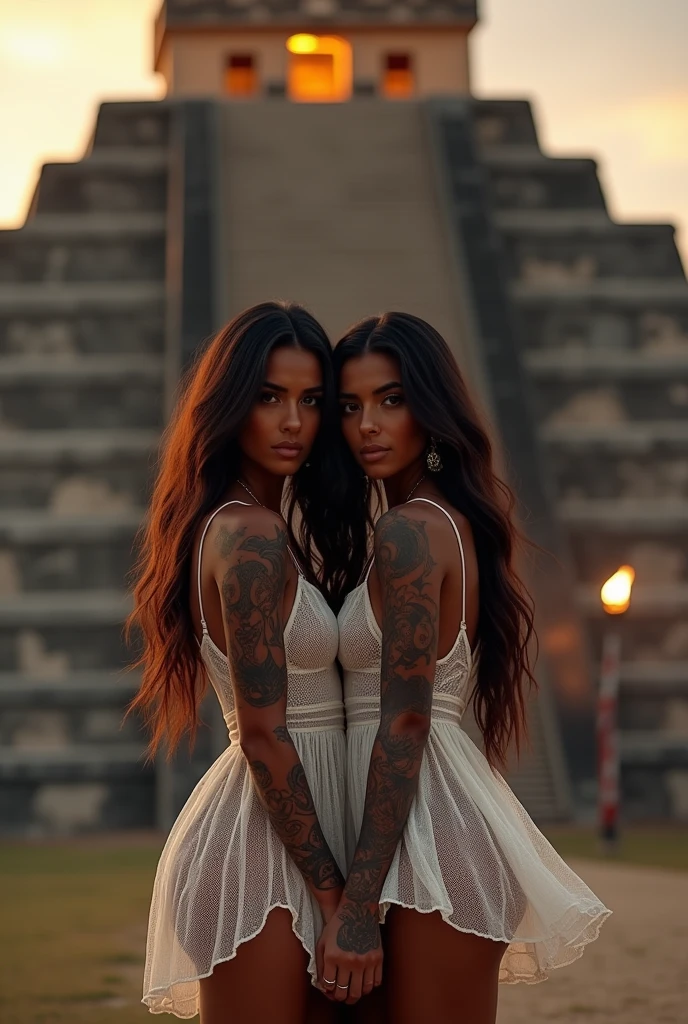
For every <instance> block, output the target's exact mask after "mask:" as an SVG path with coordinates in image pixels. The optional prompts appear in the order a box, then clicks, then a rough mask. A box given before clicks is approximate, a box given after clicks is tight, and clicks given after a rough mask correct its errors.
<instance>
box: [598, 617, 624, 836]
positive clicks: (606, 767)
mask: <svg viewBox="0 0 688 1024" xmlns="http://www.w3.org/2000/svg"><path fill="white" fill-rule="evenodd" d="M620 673H621V637H620V636H619V634H618V633H611V632H607V633H605V634H604V637H603V639H602V671H601V674H600V690H599V696H598V699H597V758H598V769H597V771H598V793H599V801H598V802H599V828H600V839H601V840H602V843H603V844H604V845H605V846H607V847H612V846H614V845H615V843H616V841H617V839H618V834H619V728H618V713H617V711H618V698H619V678H620Z"/></svg>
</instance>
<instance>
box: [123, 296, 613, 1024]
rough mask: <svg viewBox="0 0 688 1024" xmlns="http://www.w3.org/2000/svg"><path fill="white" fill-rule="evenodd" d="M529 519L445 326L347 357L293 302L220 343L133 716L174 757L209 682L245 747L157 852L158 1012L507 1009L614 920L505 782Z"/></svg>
mask: <svg viewBox="0 0 688 1024" xmlns="http://www.w3.org/2000/svg"><path fill="white" fill-rule="evenodd" d="M285 485H286V486H285ZM518 539H519V538H518V534H517V530H516V526H515V523H514V520H513V499H512V496H511V494H510V492H509V490H508V489H507V487H506V486H505V485H504V484H503V483H502V482H501V481H500V480H499V479H498V477H497V476H496V474H495V471H494V468H493V463H492V453H491V448H490V442H489V440H488V437H487V434H486V432H485V429H484V427H483V426H482V425H481V422H480V417H479V416H478V414H477V412H476V409H475V407H474V404H473V402H472V400H471V397H470V395H469V393H468V391H467V389H466V385H465V383H464V381H463V378H462V376H461V373H460V371H459V369H458V367H457V365H456V362H455V360H454V358H453V356H452V354H451V351H450V349H449V347H448V346H447V344H446V342H445V341H444V340H443V339H442V338H441V337H440V336H439V334H438V333H437V332H436V331H435V330H434V329H433V328H432V327H431V326H430V325H429V324H427V323H425V322H424V321H422V320H420V319H418V318H417V317H414V316H409V315H406V314H403V313H386V314H384V315H382V316H376V317H371V318H369V319H366V320H363V321H361V322H360V323H359V324H357V325H356V326H354V327H353V328H351V329H350V330H349V331H348V332H347V334H346V335H345V336H344V337H343V338H342V339H341V341H339V343H338V344H337V345H336V346H335V348H334V349H332V347H331V345H330V343H329V341H328V338H327V336H326V335H325V333H324V331H323V329H322V328H321V326H320V325H319V324H318V323H317V321H316V320H315V319H314V318H313V317H312V316H311V315H310V314H309V313H308V312H307V311H306V310H305V309H303V308H302V307H300V306H297V305H293V304H281V303H273V302H268V303H263V304H260V305H258V306H255V307H253V308H251V309H248V310H246V311H245V312H244V313H242V314H240V315H239V316H238V317H236V319H235V320H234V321H233V322H232V323H230V324H229V325H228V326H227V327H226V328H225V329H224V330H222V331H221V332H220V333H219V334H218V335H217V337H216V338H215V339H214V340H213V341H212V342H211V343H210V344H209V345H208V347H207V348H206V349H205V351H204V352H203V353H202V354H201V355H200V356H199V358H198V359H197V362H196V364H195V366H194V367H192V369H191V371H190V373H189V374H188V376H187V378H186V380H185V382H184V385H183V390H182V392H181V395H180V397H179V401H178V403H177V408H176V411H175V414H174V416H173V418H172V421H171V423H170V425H169V427H168V430H167V433H166V436H165V438H164V444H163V452H162V458H161V463H160V470H159V475H158V479H157V482H156V485H155V489H154V493H153V497H152V505H151V509H150V515H149V518H148V521H147V525H146V527H145V533H144V537H143V546H142V554H141V559H140V564H139V574H138V582H137V585H136V591H135V610H134V613H133V616H132V623H133V624H135V625H136V627H137V629H138V630H139V631H140V633H141V635H142V637H143V655H142V659H141V665H142V670H143V681H142V685H141V689H140V692H139V694H138V696H137V697H136V699H135V701H134V706H135V707H137V708H138V709H139V710H141V711H143V712H144V714H145V717H146V719H147V721H148V724H149V726H150V728H151V731H152V749H156V748H157V747H158V746H159V744H160V743H161V742H162V741H163V740H164V741H165V742H166V745H167V747H168V748H169V749H174V748H175V746H176V745H177V744H178V742H179V740H180V738H181V737H182V736H183V735H184V734H185V733H187V732H188V733H190V734H191V735H192V736H193V734H194V732H195V729H196V727H197V724H198V714H199V713H198V706H199V702H200V699H201V696H202V694H203V690H204V687H205V685H206V683H207V681H209V682H210V684H211V686H212V688H213V689H214V691H215V693H216V695H217V699H218V700H219V702H220V706H221V708H222V713H223V716H224V719H225V722H226V724H227V729H228V732H229V738H230V743H229V745H228V746H227V748H226V750H225V751H224V753H222V754H221V755H220V757H219V758H218V759H217V761H216V762H215V763H214V764H213V765H212V767H211V768H210V770H209V771H208V772H207V773H206V775H205V776H204V777H203V778H202V779H201V781H200V782H199V783H198V785H197V786H196V788H195V789H194V791H193V793H192V794H191V796H190V798H189V800H188V801H187V803H186V805H185V807H184V808H183V810H182V811H181V814H180V815H179V818H178V819H177V821H176V823H175V825H174V827H173V828H172V831H171V833H170V835H169V838H168V840H167V843H166V845H165V848H164V850H163V852H162V856H161V858H160V863H159V866H158V870H157V875H156V879H155V886H154V891H153V899H152V906H151V912H150V924H149V932H148V949H147V956H146V966H145V982H144V999H143V1001H144V1003H145V1004H146V1005H147V1006H148V1007H149V1009H150V1010H151V1011H152V1012H153V1013H162V1012H168V1013H172V1014H175V1015H176V1016H178V1017H193V1016H195V1015H196V1014H198V1013H199V1012H200V1016H201V1024H320V1022H322V1024H325V1022H334V1021H338V1020H344V1019H346V1020H352V1021H360V1022H367V1021H370V1022H379V1024H385V1022H389V1024H420V1022H423V1021H426V1020H427V1021H430V1022H432V1024H449V1022H461V1024H493V1022H494V1021H495V1019H496V1012H497V987H498V982H499V981H504V982H518V981H524V982H536V981H540V980H541V979H543V978H545V977H546V975H547V973H548V972H549V971H550V970H551V969H552V968H555V967H559V966H562V965H564V964H567V963H570V962H571V961H573V960H575V959H576V958H577V957H579V956H580V955H581V954H582V952H583V949H584V947H585V945H586V944H587V943H589V942H591V941H592V940H593V939H595V938H596V936H597V934H598V932H599V928H600V925H601V923H602V922H603V921H604V919H605V918H606V916H607V915H608V913H609V911H608V910H607V909H606V908H605V907H604V905H603V904H602V903H601V902H600V901H599V900H598V899H597V898H596V897H595V895H594V894H593V893H592V892H591V891H590V890H589V889H588V888H587V887H586V886H585V885H584V883H583V882H582V881H581V880H580V879H579V878H578V877H577V876H576V875H575V874H574V873H573V872H572V871H571V870H570V869H569V868H568V867H567V866H566V865H565V864H564V863H563V861H562V860H561V859H560V858H559V857H558V856H557V854H556V853H555V852H554V850H553V849H552V847H551V846H550V845H549V844H548V842H547V841H546V840H545V839H544V837H543V836H542V835H541V833H540V832H539V831H538V830H537V828H536V827H535V826H534V825H533V823H532V822H531V820H530V818H529V817H528V815H527V814H526V812H525V811H524V810H523V808H522V807H521V805H520V804H519V803H518V801H517V800H516V798H515V797H514V796H513V794H512V793H511V790H510V789H509V788H508V786H507V785H506V783H505V782H504V781H503V779H502V777H501V776H500V774H499V772H498V769H499V767H500V766H502V765H503V764H504V758H505V754H506V750H507V746H509V745H510V744H511V743H512V742H515V743H516V744H518V740H519V738H520V737H521V736H522V734H523V730H524V710H525V700H526V696H527V690H528V688H529V686H530V684H531V683H532V682H533V676H532V669H531V663H530V660H529V652H530V650H531V649H532V639H533V611H532V606H531V602H530V598H529V596H528V593H527V592H526V590H525V589H524V586H523V584H522V583H521V581H520V580H519V578H518V575H517V572H516V570H515V567H514V562H515V554H516V548H517V545H518ZM469 704H472V710H473V713H474V715H475V719H476V721H477V723H478V726H479V728H480V732H481V734H482V747H483V750H484V753H483V752H481V751H479V750H478V749H477V747H476V746H475V745H474V744H473V743H472V742H471V741H470V740H469V739H468V737H467V736H466V734H465V733H464V732H463V730H462V728H461V718H462V715H463V714H464V712H465V710H466V708H467V706H468V705H469Z"/></svg>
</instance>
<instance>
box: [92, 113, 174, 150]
mask: <svg viewBox="0 0 688 1024" xmlns="http://www.w3.org/2000/svg"><path fill="white" fill-rule="evenodd" d="M171 106H172V104H170V103H168V102H165V101H164V100H163V101H152V102H149V101H145V102H137V101H134V102H117V103H102V104H101V105H100V107H99V109H98V116H97V120H96V126H95V132H94V136H93V144H92V145H93V150H92V152H93V154H94V155H95V154H96V153H98V152H100V151H101V150H106V149H110V148H114V147H133V148H136V149H137V150H145V149H151V148H156V147H165V146H167V142H168V127H169V119H170V110H171Z"/></svg>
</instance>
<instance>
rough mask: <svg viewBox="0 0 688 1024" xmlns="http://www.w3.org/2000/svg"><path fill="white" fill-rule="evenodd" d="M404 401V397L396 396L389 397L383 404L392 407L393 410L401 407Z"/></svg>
mask: <svg viewBox="0 0 688 1024" xmlns="http://www.w3.org/2000/svg"><path fill="white" fill-rule="evenodd" d="M403 401H404V396H403V395H399V394H394V395H387V397H386V398H385V400H384V402H383V403H382V404H383V405H390V406H392V408H394V407H395V406H397V405H401V404H402V403H403Z"/></svg>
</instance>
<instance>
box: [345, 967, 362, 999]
mask: <svg viewBox="0 0 688 1024" xmlns="http://www.w3.org/2000/svg"><path fill="white" fill-rule="evenodd" d="M362 995H363V970H362V969H361V968H360V967H359V968H357V969H356V970H355V971H352V972H351V977H350V978H349V995H348V997H347V1000H346V1001H347V1003H348V1004H349V1006H353V1004H354V1003H357V1002H358V1000H359V999H360V998H361V996H362Z"/></svg>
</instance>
